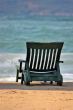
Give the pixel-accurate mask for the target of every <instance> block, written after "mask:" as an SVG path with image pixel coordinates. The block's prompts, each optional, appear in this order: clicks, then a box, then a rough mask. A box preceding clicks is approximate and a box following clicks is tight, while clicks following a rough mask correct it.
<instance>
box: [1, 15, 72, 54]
mask: <svg viewBox="0 0 73 110" xmlns="http://www.w3.org/2000/svg"><path fill="white" fill-rule="evenodd" d="M27 41H40V42H51V41H63V42H64V47H63V52H71V53H72V52H73V48H72V47H73V17H55V16H54V17H53V16H52V17H47V18H46V17H45V18H29V19H26V18H24V19H18V18H17V19H7V18H5V19H2V17H1V19H0V53H2V52H9V53H23V52H24V51H25V48H26V47H25V45H26V42H27Z"/></svg>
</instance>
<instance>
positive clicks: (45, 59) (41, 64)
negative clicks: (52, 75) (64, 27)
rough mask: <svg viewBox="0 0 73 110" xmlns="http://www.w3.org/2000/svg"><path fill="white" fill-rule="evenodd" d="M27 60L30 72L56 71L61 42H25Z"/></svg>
mask: <svg viewBox="0 0 73 110" xmlns="http://www.w3.org/2000/svg"><path fill="white" fill-rule="evenodd" d="M26 46H27V58H26V61H27V62H28V64H29V69H30V71H38V72H40V71H42V72H47V71H51V70H55V69H56V63H57V61H59V59H60V53H61V49H62V46H63V42H51V43H39V42H27V43H26Z"/></svg>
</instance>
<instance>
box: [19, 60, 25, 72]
mask: <svg viewBox="0 0 73 110" xmlns="http://www.w3.org/2000/svg"><path fill="white" fill-rule="evenodd" d="M18 61H19V63H20V65H19V71H20V72H22V63H26V60H22V59H19V60H18Z"/></svg>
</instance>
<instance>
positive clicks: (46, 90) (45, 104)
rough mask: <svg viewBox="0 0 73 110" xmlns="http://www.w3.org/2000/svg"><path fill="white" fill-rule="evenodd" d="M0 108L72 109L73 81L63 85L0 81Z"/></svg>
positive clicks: (5, 109)
mask: <svg viewBox="0 0 73 110" xmlns="http://www.w3.org/2000/svg"><path fill="white" fill-rule="evenodd" d="M0 110H73V82H64V84H63V86H56V84H53V85H50V84H48V83H47V84H44V83H41V84H40V83H32V84H31V85H30V86H25V85H21V84H20V83H13V82H11V83H10V82H0Z"/></svg>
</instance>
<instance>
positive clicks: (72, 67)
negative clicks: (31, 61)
mask: <svg viewBox="0 0 73 110" xmlns="http://www.w3.org/2000/svg"><path fill="white" fill-rule="evenodd" d="M18 59H26V54H25V53H24V54H19V53H18V54H15V53H0V81H15V77H16V65H19V63H18ZM60 60H62V61H64V63H63V64H60V70H61V74H62V75H63V77H64V81H65V80H73V53H62V55H61V59H60Z"/></svg>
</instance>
